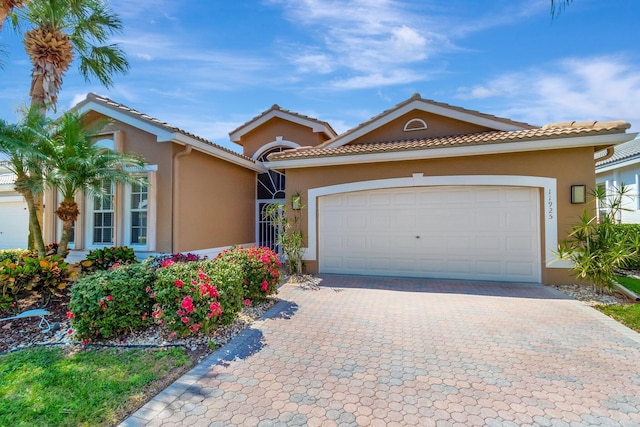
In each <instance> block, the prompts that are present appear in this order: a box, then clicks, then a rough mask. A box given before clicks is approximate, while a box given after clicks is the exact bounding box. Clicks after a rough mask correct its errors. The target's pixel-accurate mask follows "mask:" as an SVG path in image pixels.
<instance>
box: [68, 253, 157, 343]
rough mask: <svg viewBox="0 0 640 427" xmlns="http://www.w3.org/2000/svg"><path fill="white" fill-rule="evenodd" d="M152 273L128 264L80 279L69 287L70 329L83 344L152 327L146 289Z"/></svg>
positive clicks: (143, 266) (150, 304) (142, 267)
mask: <svg viewBox="0 0 640 427" xmlns="http://www.w3.org/2000/svg"><path fill="white" fill-rule="evenodd" d="M153 279H154V272H153V270H151V269H149V268H147V267H146V266H145V265H144V264H129V265H123V266H119V267H115V268H111V269H110V270H106V271H97V272H95V273H93V274H91V275H87V276H83V277H81V278H80V279H79V280H78V281H77V282H76V283H74V284H73V286H72V287H71V298H70V301H69V312H68V313H67V318H69V319H72V321H71V326H72V329H73V330H74V331H75V334H76V336H77V337H78V338H80V339H82V340H83V342H85V343H86V342H89V341H91V340H93V339H99V338H111V337H114V336H117V335H119V334H122V333H124V332H130V331H133V330H136V329H142V328H144V327H147V326H149V325H151V311H152V299H151V298H150V296H149V294H148V293H147V289H148V288H150V287H151V286H152V285H153Z"/></svg>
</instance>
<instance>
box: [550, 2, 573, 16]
mask: <svg viewBox="0 0 640 427" xmlns="http://www.w3.org/2000/svg"><path fill="white" fill-rule="evenodd" d="M572 1H573V0H551V16H552V17H556V16H558V15H559V14H560V12H562V10H563V9H564V8H565V7H567V6H568V5H569V3H571V2H572Z"/></svg>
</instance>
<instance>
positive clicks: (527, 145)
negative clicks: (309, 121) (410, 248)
mask: <svg viewBox="0 0 640 427" xmlns="http://www.w3.org/2000/svg"><path fill="white" fill-rule="evenodd" d="M636 135H637V134H635V133H633V134H629V133H619V134H605V135H590V136H576V137H567V138H553V139H534V140H528V141H513V142H505V143H494V144H478V145H465V146H459V147H445V148H425V149H419V150H402V151H391V152H389V151H385V152H382V153H369V154H351V155H342V156H328V157H313V158H307V159H291V160H286V159H284V160H275V161H271V162H267V163H265V166H266V167H268V168H269V169H279V170H285V169H294V168H306V167H322V166H338V165H350V164H360V163H380V162H389V161H393V162H399V161H408V160H421V159H439V158H446V157H463V156H479V155H488V154H507V153H518V152H525V151H541V150H555V149H563V148H577V147H590V146H596V145H600V144H604V143H607V144H621V143H624V142H627V141H630V140H632V139H633V138H635V136H636Z"/></svg>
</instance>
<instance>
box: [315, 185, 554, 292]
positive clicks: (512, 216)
mask: <svg viewBox="0 0 640 427" xmlns="http://www.w3.org/2000/svg"><path fill="white" fill-rule="evenodd" d="M318 209H319V211H318V216H319V218H318V235H319V258H318V260H319V270H320V272H321V273H340V274H365V275H383V276H403V277H431V278H449V279H470V280H499V281H519V282H540V280H541V276H540V275H541V261H540V206H539V190H538V189H535V188H525V187H480V186H478V187H475V186H470V187H455V186H443V187H411V188H394V189H382V190H369V191H359V192H353V193H343V194H336V195H330V196H325V197H321V198H320V199H319V202H318Z"/></svg>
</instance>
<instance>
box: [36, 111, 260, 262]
mask: <svg viewBox="0 0 640 427" xmlns="http://www.w3.org/2000/svg"><path fill="white" fill-rule="evenodd" d="M100 117H101V116H100V115H98V114H96V113H95V112H91V113H89V114H88V121H87V123H88V124H91V123H92V122H94V121H95V120H97V119H98V118H100ZM115 132H118V136H117V138H116V139H118V140H120V141H121V142H122V149H123V151H125V152H129V153H137V154H140V155H141V156H142V157H143V158H144V159H145V161H146V163H147V164H149V165H156V166H157V172H156V173H155V174H156V177H155V184H156V187H155V194H156V203H155V216H156V224H157V226H156V245H155V252H161V253H171V252H177V251H190V250H198V249H210V248H216V247H221V246H230V245H233V244H242V243H249V242H253V241H255V185H256V178H255V172H253V171H251V170H249V169H246V168H244V167H242V166H238V165H234V164H232V163H230V162H227V161H225V160H221V159H219V158H216V157H213V156H210V155H208V154H205V153H202V152H200V151H197V150H195V149H194V150H192V151H191V153H190V154H188V155H186V156H184V157H181V158H180V159H179V160H177V161H175V164H177V165H178V167H177V169H176V182H177V183H178V185H177V186H176V189H177V193H176V197H177V203H176V207H175V212H174V211H173V209H172V204H173V197H174V195H173V179H174V177H173V174H174V155H175V154H177V153H179V152H182V151H183V150H184V149H185V147H184V146H183V145H181V144H176V143H173V142H158V141H157V138H156V137H155V136H154V135H152V134H150V133H147V132H145V131H143V130H140V129H138V128H135V127H132V126H130V125H127V124H125V123H121V122H117V121H116V122H111V123H110V124H108V125H107V126H106V127H105V128H104V129H103V130H102V132H101V136H99V137H98V138H97V139H114V133H115ZM152 206H153V205H152ZM82 214H83V212H82V210H81V215H82ZM174 214H175V215H176V217H175V221H176V224H177V229H176V230H177V231H176V233H175V235H174V232H173V225H172V224H173V222H174ZM49 221H50V223H48V228H47V229H48V232H50V233H52V236H51V237H52V241H53V237H54V236H53V233H55V231H56V230H55V218H54V216H53V215H51V216H50V220H49ZM79 222H80V223H81V224H83V226H84V224H85V221H84V218H83V217H81V218H80V219H79ZM174 239H175V242H174ZM81 243H83V242H81ZM79 247H80V248H82V245H79Z"/></svg>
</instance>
